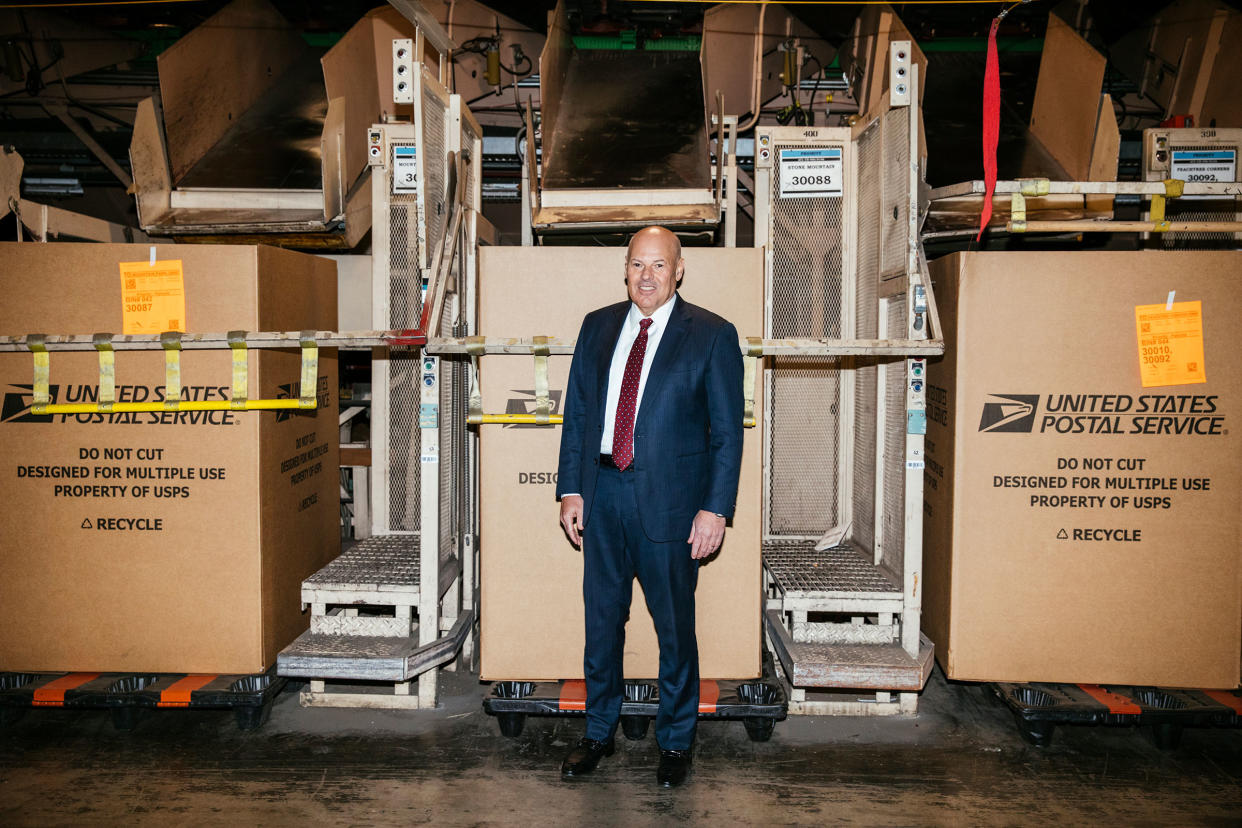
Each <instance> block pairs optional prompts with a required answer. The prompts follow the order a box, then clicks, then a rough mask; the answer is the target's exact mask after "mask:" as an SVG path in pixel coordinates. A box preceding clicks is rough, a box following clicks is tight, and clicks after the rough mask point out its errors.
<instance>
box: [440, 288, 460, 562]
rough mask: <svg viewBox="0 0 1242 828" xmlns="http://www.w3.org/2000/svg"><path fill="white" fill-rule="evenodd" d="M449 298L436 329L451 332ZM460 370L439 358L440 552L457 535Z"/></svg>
mask: <svg viewBox="0 0 1242 828" xmlns="http://www.w3.org/2000/svg"><path fill="white" fill-rule="evenodd" d="M453 305H454V302H453V301H452V297H451V296H449V297H446V298H445V302H444V311H443V313H442V314H441V317H440V330H441V331H444V332H446V333H448V332H453V330H454V326H453V321H454V320H453V313H452V308H453ZM460 373H461V369H460V366H459V365H458V363H457V362H456V361H455V360H452V359H441V360H440V555H441V557H443V556H445V555H448V554H453V553H454V552H456V551H457V550H456V538H457V536H458V529H459V526H458V518H459V516H460V514H461V512H460V511H459V510H458V508H457V506H458V502H457V498H458V494H457V493H458V489H459V487H460V485H461V480H460V471H461V459H462V448H463V446H462V440H461V439H460V438H459V436H458V432H459V431H460V429H461V426H462V424H463V423H464V422H465V417H464V416H463V414H462V412H461V411H459V410H458V407H457V401H458V396H459V395H458V393H457V383H458V381H459V380H458V376H459V374H460Z"/></svg>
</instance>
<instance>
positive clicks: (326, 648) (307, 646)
mask: <svg viewBox="0 0 1242 828" xmlns="http://www.w3.org/2000/svg"><path fill="white" fill-rule="evenodd" d="M473 624H474V611H473V610H466V611H464V612H463V613H462V614H461V615H460V616H458V618H457V621H456V623H454V624H453V627H452V629H450V630H449V631H448V632H447V633H445V634H444V635H443V636H442V637H440V638H438V639H436V640H435V641H433V642H431V643H430V644H424V645H422V646H419V644H418V636H417V635H416V634H415V635H410V636H408V637H406V638H390V637H385V636H363V635H316V634H315V633H312V632H309V631H308V632H304V633H302V635H300V636H299V637H298V639H297V640H296V641H294V642H293V643H292V644H290V645H289V646H288V647H286V648H285V649H284V650H282V651H281V653H280V655H279V656H277V658H276V670H277V672H278V673H279V674H280V675H282V676H290V677H293V678H307V679H354V680H359V681H395V682H401V681H409V680H410V679H412V678H414V677H415V676H417V675H418V674H419V673H422V672H424V671H426V670H429V669H431V668H432V667H438V666H439V665H441V664H444V663H445V662H448V661H452V660H453V658H454V657H455V655H456V653H457V651H458V650H460V649H461V645H462V642H463V641H464V640H465V638H466V634H467V633H468V632H469V630H470V628H471V626H472V625H473Z"/></svg>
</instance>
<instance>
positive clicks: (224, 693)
mask: <svg viewBox="0 0 1242 828" xmlns="http://www.w3.org/2000/svg"><path fill="white" fill-rule="evenodd" d="M286 682H287V679H284V678H282V677H280V676H277V675H276V673H275V670H274V669H273V670H269V671H268V672H266V673H259V674H257V675H191V674H186V673H0V716H3V720H4V722H5V723H8V722H11V721H13V720H15V719H17V718H18V717H20V716H21V715H22V714H23V713H25V712H26V711H27V710H29V709H30V708H34V707H63V708H96V709H106V710H109V711H111V713H112V723H113V724H114V725H115V726H116V727H117V729H119V730H131V729H133V728H134V727H135V726H136V725H137V723H138V720H139V719H140V718H141V716H142V715H143V714H144V713H145V712H146V711H148V710H159V709H186V708H190V709H215V710H219V709H231V710H232V711H233V713H234V716H235V717H236V720H237V726H238V727H239V728H240V729H242V730H254V729H255V728H258V727H260V726H262V724H263V723H264V722H266V721H267V718H268V715H269V714H270V713H271V709H272V700H273V699H274V698H275V697H276V694H278V693H279V692H280V691H281V690H282V689H283V688H284V686H285V684H286Z"/></svg>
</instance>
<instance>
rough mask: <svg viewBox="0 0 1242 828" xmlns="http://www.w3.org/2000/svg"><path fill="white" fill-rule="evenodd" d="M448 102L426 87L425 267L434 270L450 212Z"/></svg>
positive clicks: (424, 168) (424, 131)
mask: <svg viewBox="0 0 1242 828" xmlns="http://www.w3.org/2000/svg"><path fill="white" fill-rule="evenodd" d="M444 109H445V107H444V102H443V101H442V100H440V98H439V96H438V95H436V93H435V92H433V91H432V90H431V89H430V88H428V87H426V86H424V87H423V106H422V116H423V123H422V134H421V137H422V141H423V144H422V146H421V147H419V152H421V153H422V154H423V198H424V202H423V203H424V204H425V205H426V210H427V216H426V224H427V251H426V253H425V254H424V257H423V266H424V267H431V258H432V253H433V251H434V250H435V249H436V246H437V245H438V244H439V243H440V239H441V238H442V237H443V236H444V222H445V221H446V220H447V213H448V210H447V209H446V205H445V203H444V186H445V185H444V163H445V153H446V152H447V151H448V149H447V147H446V145H445V142H444V121H445V111H444Z"/></svg>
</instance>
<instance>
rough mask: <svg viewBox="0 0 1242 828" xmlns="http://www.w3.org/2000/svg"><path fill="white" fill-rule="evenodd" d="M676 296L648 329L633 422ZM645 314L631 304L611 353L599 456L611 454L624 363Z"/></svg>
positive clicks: (658, 313)
mask: <svg viewBox="0 0 1242 828" xmlns="http://www.w3.org/2000/svg"><path fill="white" fill-rule="evenodd" d="M676 301H677V294H675V293H674V294H673V295H672V297H671V298H670V299H669V300H668V301H667V302H665V303H664V304H663V305H661V306H660V307H658V308H656V309H655V311H654V312H652V314H651V325H650V327H648V328H647V350H646V352H645V353H644V354H643V370H642V374H640V375H639V378H638V398H637V399H636V400H635V401H634V422H635V423H637V422H638V410H639V408H640V407H641V406H642V404H643V389H645V388H646V387H647V374H649V373H651V360H652V359H654V358H655V353H656V349H657V348H659V347H660V338H661V337H662V336H663V335H664V329H665V328H667V327H668V318H669V316H671V315H672V313H673V304H674V303H675V302H676ZM642 318H643V312H642V311H641V310H639V309H638V305H635V304H634V303H633V302H631V303H630V311H629V313H627V314H626V315H625V324H623V325H622V326H621V335H620V336H619V337H617V344H616V347H614V348H613V350H612V367H611V368H610V369H609V370H608V397H607V398H606V400H605V402H604V436H603V437H602V438H601V439H600V441H599V453H600V454H612V436H613V432H614V431H615V430H616V425H617V403H618V402H619V401H620V399H621V383H622V382H624V381H625V363H626V362H628V361H629V359H630V349H631V348H632V347H633V346H634V340H635V339H638V332H639V331H640V330H641V328H640V327H639V325H638V323H639V321H640V320H641V319H642Z"/></svg>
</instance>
